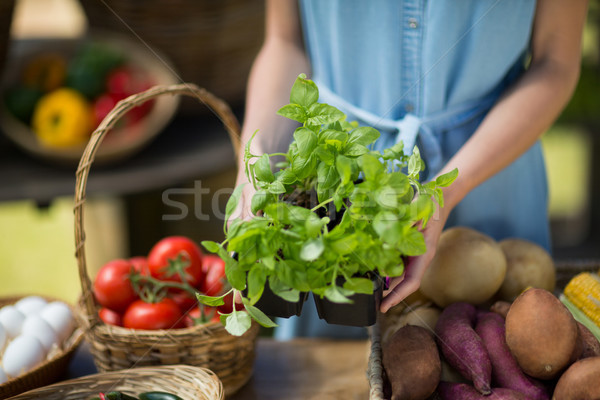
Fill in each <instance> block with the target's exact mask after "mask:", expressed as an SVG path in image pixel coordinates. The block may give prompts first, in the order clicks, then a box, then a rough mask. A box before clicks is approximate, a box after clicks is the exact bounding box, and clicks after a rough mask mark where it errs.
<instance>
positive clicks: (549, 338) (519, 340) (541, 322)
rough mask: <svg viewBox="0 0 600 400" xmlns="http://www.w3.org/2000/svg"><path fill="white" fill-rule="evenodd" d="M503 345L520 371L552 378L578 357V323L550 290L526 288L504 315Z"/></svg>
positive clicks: (542, 377) (539, 376) (535, 376)
mask: <svg viewBox="0 0 600 400" xmlns="http://www.w3.org/2000/svg"><path fill="white" fill-rule="evenodd" d="M506 344H507V345H508V347H509V349H510V352H511V353H512V355H513V356H514V357H515V359H516V360H517V363H518V364H519V366H520V367H521V369H522V370H523V372H525V373H526V374H528V375H529V376H532V377H534V378H539V379H552V378H555V377H557V376H558V375H559V374H560V373H561V372H562V371H564V369H565V368H567V367H568V365H569V363H570V362H572V360H573V359H574V358H578V355H577V354H575V353H576V349H577V347H578V345H579V334H578V330H577V323H576V322H575V319H574V318H573V316H572V315H571V313H570V312H569V310H568V309H567V308H566V307H565V306H564V305H563V304H562V303H561V302H560V300H559V299H558V298H557V297H556V296H554V295H553V294H552V293H550V292H549V291H547V290H544V289H537V288H531V289H527V290H526V291H525V292H523V293H522V294H521V295H519V297H517V298H516V300H515V301H514V302H513V303H512V305H511V306H510V309H509V310H508V314H507V315H506ZM579 349H581V347H579Z"/></svg>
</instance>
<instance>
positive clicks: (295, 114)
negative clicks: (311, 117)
mask: <svg viewBox="0 0 600 400" xmlns="http://www.w3.org/2000/svg"><path fill="white" fill-rule="evenodd" d="M277 115H281V116H282V117H285V118H289V119H291V120H294V121H298V122H300V123H301V124H303V123H305V122H306V120H307V119H308V114H307V113H306V109H305V108H304V107H302V106H301V105H299V104H287V105H285V106H283V107H281V108H280V109H279V110H278V111H277Z"/></svg>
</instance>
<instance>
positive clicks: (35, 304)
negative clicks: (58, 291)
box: [15, 296, 48, 315]
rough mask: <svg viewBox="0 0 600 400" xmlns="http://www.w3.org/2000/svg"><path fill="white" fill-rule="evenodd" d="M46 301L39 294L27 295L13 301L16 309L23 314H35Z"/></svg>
mask: <svg viewBox="0 0 600 400" xmlns="http://www.w3.org/2000/svg"><path fill="white" fill-rule="evenodd" d="M46 304H48V302H47V301H46V300H45V299H44V298H42V297H40V296H27V297H23V298H22V299H21V300H19V301H17V302H16V303H15V307H16V308H17V310H19V311H21V312H22V313H23V314H25V315H30V314H37V313H39V312H40V311H42V308H44V306H45V305H46Z"/></svg>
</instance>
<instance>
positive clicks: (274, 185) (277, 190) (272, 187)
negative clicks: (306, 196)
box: [267, 181, 285, 194]
mask: <svg viewBox="0 0 600 400" xmlns="http://www.w3.org/2000/svg"><path fill="white" fill-rule="evenodd" d="M267 190H268V192H269V193H271V194H281V193H285V186H284V185H283V183H281V182H280V181H275V182H271V183H269V186H268V187H267Z"/></svg>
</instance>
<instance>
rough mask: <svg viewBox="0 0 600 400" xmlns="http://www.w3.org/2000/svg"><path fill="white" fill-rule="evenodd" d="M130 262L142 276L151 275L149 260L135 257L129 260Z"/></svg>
mask: <svg viewBox="0 0 600 400" xmlns="http://www.w3.org/2000/svg"><path fill="white" fill-rule="evenodd" d="M129 262H130V263H131V264H133V268H134V269H135V271H136V272H139V273H140V274H142V275H146V276H147V275H150V269H149V268H148V259H147V258H146V257H144V256H135V257H131V258H130V259H129Z"/></svg>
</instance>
